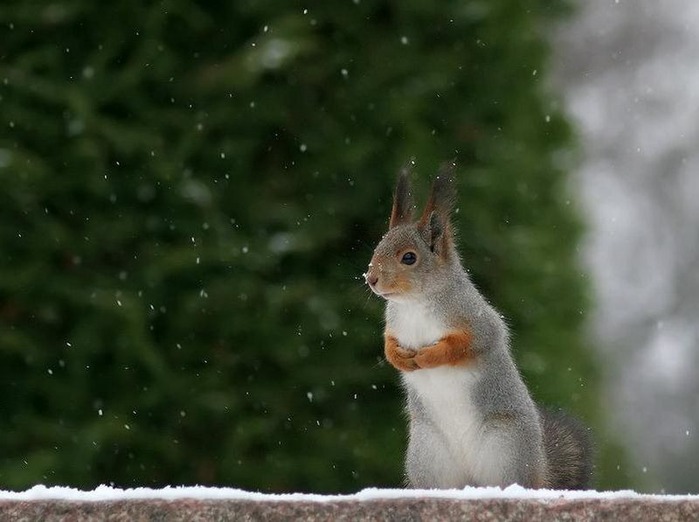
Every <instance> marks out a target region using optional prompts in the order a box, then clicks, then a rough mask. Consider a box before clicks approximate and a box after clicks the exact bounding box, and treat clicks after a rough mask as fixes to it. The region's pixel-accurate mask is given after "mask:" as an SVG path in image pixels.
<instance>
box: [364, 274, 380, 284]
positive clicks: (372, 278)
mask: <svg viewBox="0 0 699 522" xmlns="http://www.w3.org/2000/svg"><path fill="white" fill-rule="evenodd" d="M364 278H365V279H366V282H367V283H368V284H369V286H374V285H375V284H376V283H378V282H379V276H377V275H376V274H366V275H365V276H364Z"/></svg>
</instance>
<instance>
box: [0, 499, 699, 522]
mask: <svg viewBox="0 0 699 522" xmlns="http://www.w3.org/2000/svg"><path fill="white" fill-rule="evenodd" d="M0 520H2V521H5V520H12V521H25V520H26V521H35V520H47V521H82V520H116V521H127V520H128V521H131V520H135V521H151V520H152V521H170V520H174V521H179V520H182V521H185V520H186V521H199V520H207V521H208V520H213V521H217V520H236V521H238V520H241V521H246V520H270V521H275V520H284V521H286V520H307V521H320V520H332V521H345V520H347V521H350V520H351V521H362V520H372V521H373V520H395V521H418V520H430V521H432V520H472V521H491V520H498V521H520V520H521V521H531V520H562V521H565V520H615V521H616V520H621V521H623V520H634V521H637V520H643V521H646V520H662V521H668V522H671V521H675V520H676V521H683V522H684V521H691V520H699V500H696V499H689V500H656V499H652V500H651V499H629V498H618V499H572V500H571V499H497V498H496V499H444V498H405V499H376V500H362V501H357V500H339V501H327V502H312V501H284V500H280V501H266V500H265V501H257V500H235V499H232V500H205V499H187V498H181V499H173V500H163V499H125V500H103V501H75V500H0Z"/></svg>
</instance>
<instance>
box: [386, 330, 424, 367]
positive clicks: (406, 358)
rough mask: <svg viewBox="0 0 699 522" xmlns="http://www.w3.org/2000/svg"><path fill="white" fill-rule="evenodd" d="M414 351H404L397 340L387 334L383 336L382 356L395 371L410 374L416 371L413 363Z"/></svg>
mask: <svg viewBox="0 0 699 522" xmlns="http://www.w3.org/2000/svg"><path fill="white" fill-rule="evenodd" d="M416 353H417V352H416V351H415V350H406V349H405V348H402V347H401V346H400V345H399V344H398V339H396V338H395V337H393V336H392V335H390V334H389V333H388V332H386V334H385V335H384V354H385V355H386V359H387V360H388V362H389V363H391V366H393V367H394V368H395V369H396V370H400V371H403V372H412V371H413V370H417V369H418V366H417V364H416V363H415V354H416Z"/></svg>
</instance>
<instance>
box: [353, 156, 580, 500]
mask: <svg viewBox="0 0 699 522" xmlns="http://www.w3.org/2000/svg"><path fill="white" fill-rule="evenodd" d="M453 171H454V164H453V163H451V164H447V165H444V166H442V168H441V169H440V171H439V173H438V175H437V176H436V177H435V178H434V181H433V184H432V191H431V195H430V196H429V199H428V202H427V204H426V207H425V209H424V212H423V213H422V215H421V217H420V218H419V219H417V220H414V219H413V213H414V205H413V201H412V194H411V188H410V183H409V178H408V176H409V169H407V168H404V169H402V170H401V172H400V173H399V176H398V181H397V185H396V189H395V193H394V198H393V207H392V210H391V215H390V220H389V229H388V232H387V233H386V234H385V235H384V236H383V238H382V239H381V241H380V242H379V244H378V246H377V247H376V249H375V251H374V253H373V256H372V258H371V262H370V263H369V267H368V270H367V272H366V274H364V277H365V279H366V282H367V284H368V285H369V287H370V288H371V290H372V291H373V292H374V293H375V294H376V295H378V296H380V297H382V298H383V299H385V300H386V302H387V303H386V328H385V332H384V352H385V356H386V359H387V360H388V362H389V363H390V364H391V365H392V366H394V367H395V368H396V369H398V370H399V371H400V375H401V378H402V383H403V386H404V388H405V392H406V395H407V413H408V417H409V436H408V448H407V452H406V457H405V472H406V478H407V485H408V486H409V487H412V488H420V489H433V488H435V489H446V488H463V487H465V486H500V487H505V486H507V485H510V484H515V483H516V484H519V485H520V486H523V487H527V488H547V489H588V488H589V487H590V484H591V480H592V444H591V439H590V437H589V435H588V429H587V428H586V427H585V426H583V424H582V423H581V422H580V421H578V420H577V419H576V418H574V417H571V416H569V415H567V414H565V413H563V412H561V411H551V410H547V409H543V408H539V407H538V406H537V405H536V404H535V403H534V401H533V400H532V398H531V396H530V394H529V391H528V390H527V387H526V386H525V384H524V382H523V380H522V377H521V375H520V373H519V371H518V369H517V367H516V365H515V362H514V360H513V358H512V355H511V354H510V347H509V345H510V343H509V333H508V328H507V326H506V324H505V322H504V320H503V318H502V316H501V315H500V314H499V313H498V312H497V311H496V310H495V308H493V307H492V306H491V305H490V304H489V303H488V302H487V301H486V299H485V298H484V297H483V296H482V295H481V294H480V292H479V291H478V290H477V289H476V287H475V286H474V284H473V283H472V282H471V279H470V277H469V275H468V273H467V271H466V270H465V269H464V268H463V266H462V264H461V260H460V258H459V254H458V252H457V249H456V245H455V240H454V231H453V225H452V222H451V212H452V209H453V206H454V204H455V201H456V189H455V186H454V181H453Z"/></svg>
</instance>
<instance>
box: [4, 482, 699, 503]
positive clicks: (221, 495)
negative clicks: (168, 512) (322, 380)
mask: <svg viewBox="0 0 699 522" xmlns="http://www.w3.org/2000/svg"><path fill="white" fill-rule="evenodd" d="M418 498H419V499H425V498H434V499H450V500H483V499H529V500H588V499H589V500H620V499H626V500H654V501H687V500H688V501H693V502H697V501H699V495H648V494H641V493H636V492H635V491H631V490H621V491H604V492H601V491H594V490H588V491H554V490H545V489H536V490H534V489H525V488H523V487H521V486H518V485H512V486H509V487H507V488H504V489H501V488H499V487H486V488H475V487H467V488H465V489H462V490H457V489H449V490H435V489H431V490H424V489H422V490H421V489H378V488H368V489H364V490H362V491H359V492H358V493H355V494H352V495H319V494H310V493H285V494H270V493H257V492H251V491H244V490H241V489H234V488H212V487H203V486H189V487H170V486H168V487H165V488H163V489H150V488H134V489H118V488H113V487H110V486H99V487H97V488H96V489H94V490H92V491H82V490H78V489H73V488H67V487H46V486H43V485H38V486H34V487H33V488H31V489H28V490H26V491H22V492H14V491H0V502H1V501H33V500H37V501H44V500H67V501H79V502H100V501H115V500H134V499H137V500H146V499H156V500H181V499H197V500H239V501H240V500H247V501H250V500H254V501H261V502H289V501H292V502H294V501H295V502H319V503H322V502H337V501H368V500H396V499H418Z"/></svg>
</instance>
